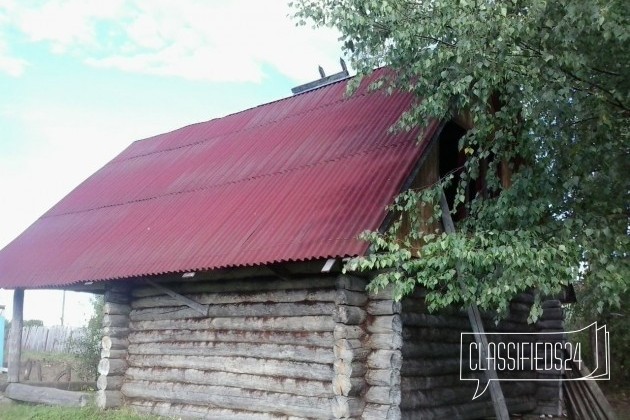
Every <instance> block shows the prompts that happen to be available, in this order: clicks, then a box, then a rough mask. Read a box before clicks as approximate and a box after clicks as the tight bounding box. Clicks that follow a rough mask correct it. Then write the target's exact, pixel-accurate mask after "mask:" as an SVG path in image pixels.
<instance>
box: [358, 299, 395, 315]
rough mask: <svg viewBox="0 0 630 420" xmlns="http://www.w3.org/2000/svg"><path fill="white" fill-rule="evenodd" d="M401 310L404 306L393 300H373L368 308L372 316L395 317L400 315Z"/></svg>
mask: <svg viewBox="0 0 630 420" xmlns="http://www.w3.org/2000/svg"><path fill="white" fill-rule="evenodd" d="M401 310H402V304H401V303H400V302H395V301H393V300H371V301H370V302H369V303H368V304H367V308H366V311H367V313H368V314H370V315H393V314H399V313H400V311H401Z"/></svg>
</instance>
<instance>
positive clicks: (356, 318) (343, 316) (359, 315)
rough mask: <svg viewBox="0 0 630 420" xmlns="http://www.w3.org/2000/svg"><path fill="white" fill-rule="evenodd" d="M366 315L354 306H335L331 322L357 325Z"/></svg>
mask: <svg viewBox="0 0 630 420" xmlns="http://www.w3.org/2000/svg"><path fill="white" fill-rule="evenodd" d="M366 317H367V314H366V313H365V311H364V310H363V309H361V308H358V307H356V306H347V305H337V306H336V307H335V309H334V312H333V320H334V321H335V322H340V323H342V324H347V325H359V324H361V323H362V322H363V321H365V319H366Z"/></svg>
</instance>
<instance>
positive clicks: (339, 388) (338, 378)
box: [332, 375, 365, 397]
mask: <svg viewBox="0 0 630 420" xmlns="http://www.w3.org/2000/svg"><path fill="white" fill-rule="evenodd" d="M332 389H333V393H334V394H335V395H343V396H346V397H348V396H356V395H359V394H360V393H361V392H362V391H363V389H365V380H364V379H363V378H361V377H350V376H345V375H335V376H334V377H333V381H332Z"/></svg>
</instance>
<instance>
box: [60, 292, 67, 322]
mask: <svg viewBox="0 0 630 420" xmlns="http://www.w3.org/2000/svg"><path fill="white" fill-rule="evenodd" d="M65 315H66V291H65V290H64V291H63V298H62V300H61V326H62V327H63V319H64V317H65Z"/></svg>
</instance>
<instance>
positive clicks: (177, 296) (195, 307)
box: [145, 279, 208, 316]
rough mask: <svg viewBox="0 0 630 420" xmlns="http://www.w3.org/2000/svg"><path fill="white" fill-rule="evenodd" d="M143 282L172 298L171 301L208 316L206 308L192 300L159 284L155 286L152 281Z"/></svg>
mask: <svg viewBox="0 0 630 420" xmlns="http://www.w3.org/2000/svg"><path fill="white" fill-rule="evenodd" d="M145 282H147V283H148V284H150V285H151V286H153V287H154V288H156V289H157V290H159V291H160V292H162V293H164V294H167V295H169V296H170V297H172V298H173V299H175V300H177V301H178V302H180V303H182V304H184V305H186V306H188V307H189V308H191V309H193V310H194V311H196V312H199V313H200V314H201V315H204V316H208V307H207V306H205V305H202V304H200V303H199V302H195V301H194V300H192V299H189V298H187V297H186V296H184V295H180V294H179V293H177V292H175V291H173V290H171V289H169V288H167V287H164V286H162V285H161V284H157V283H156V282H154V281H153V280H149V279H145Z"/></svg>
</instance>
